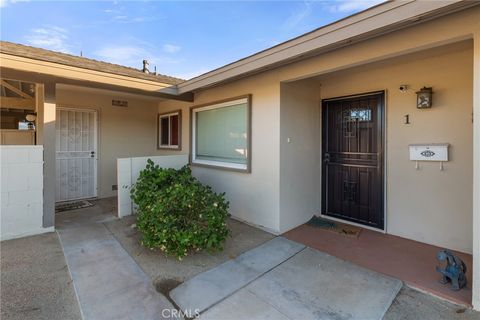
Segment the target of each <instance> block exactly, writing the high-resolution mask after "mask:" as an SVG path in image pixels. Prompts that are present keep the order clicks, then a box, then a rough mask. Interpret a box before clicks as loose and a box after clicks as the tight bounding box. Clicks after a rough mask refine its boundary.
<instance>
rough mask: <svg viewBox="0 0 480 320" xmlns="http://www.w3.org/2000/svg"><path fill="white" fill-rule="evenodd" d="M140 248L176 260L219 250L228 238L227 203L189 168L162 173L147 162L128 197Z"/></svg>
mask: <svg viewBox="0 0 480 320" xmlns="http://www.w3.org/2000/svg"><path fill="white" fill-rule="evenodd" d="M131 196H132V199H133V201H134V202H135V204H136V205H137V206H138V208H137V225H136V227H137V229H138V230H139V231H140V232H141V233H142V245H144V246H146V247H148V248H151V249H154V248H159V249H160V250H162V251H164V252H165V253H167V254H171V255H175V256H176V257H178V258H179V259H181V258H182V257H184V256H186V255H187V253H188V252H189V251H200V250H203V249H207V250H209V251H215V250H221V249H222V248H223V243H224V241H225V239H226V238H227V236H228V234H229V230H228V228H227V225H226V223H225V220H226V218H227V217H228V206H229V204H228V202H227V201H226V200H225V194H224V193H222V194H216V193H214V192H213V191H212V189H211V188H210V187H209V186H205V185H203V184H201V183H200V182H199V181H198V180H197V179H195V178H194V177H193V176H192V173H191V170H190V168H189V167H188V166H185V167H183V168H182V169H180V170H175V169H164V168H160V167H159V166H158V165H155V164H154V163H153V161H151V160H150V159H149V160H148V163H147V167H146V168H145V169H144V170H142V171H141V172H140V177H139V178H138V180H137V182H136V184H135V186H134V187H133V189H132V193H131Z"/></svg>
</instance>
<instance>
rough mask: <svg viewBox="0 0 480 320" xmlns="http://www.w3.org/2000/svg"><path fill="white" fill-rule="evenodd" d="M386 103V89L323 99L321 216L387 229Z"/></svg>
mask: <svg viewBox="0 0 480 320" xmlns="http://www.w3.org/2000/svg"><path fill="white" fill-rule="evenodd" d="M383 104H384V94H383V92H382V93H372V94H366V95H359V96H352V97H344V98H339V99H328V100H324V101H323V139H322V140H323V141H322V150H323V157H322V158H323V159H322V160H323V170H322V180H323V181H322V182H323V183H322V193H323V195H322V212H323V214H325V215H328V216H332V217H335V218H340V219H343V220H348V221H352V222H357V223H361V224H363V225H367V226H371V227H374V228H379V229H383V224H384V221H383V220H384V219H383V189H384V188H383V140H384V139H383V132H384V129H383V128H384V120H383V119H384V117H383V111H384V105H383Z"/></svg>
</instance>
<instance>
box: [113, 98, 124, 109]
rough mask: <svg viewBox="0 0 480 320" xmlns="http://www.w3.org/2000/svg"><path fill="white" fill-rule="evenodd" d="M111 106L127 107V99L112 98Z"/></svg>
mask: <svg viewBox="0 0 480 320" xmlns="http://www.w3.org/2000/svg"><path fill="white" fill-rule="evenodd" d="M112 106H114V107H124V108H126V107H128V101H127V100H112Z"/></svg>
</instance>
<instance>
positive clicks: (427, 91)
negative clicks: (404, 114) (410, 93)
mask: <svg viewBox="0 0 480 320" xmlns="http://www.w3.org/2000/svg"><path fill="white" fill-rule="evenodd" d="M416 94H417V108H418V109H425V108H431V107H432V94H433V91H432V88H427V87H423V88H422V89H420V90H419V91H417V92H416Z"/></svg>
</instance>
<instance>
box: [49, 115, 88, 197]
mask: <svg viewBox="0 0 480 320" xmlns="http://www.w3.org/2000/svg"><path fill="white" fill-rule="evenodd" d="M55 129H56V130H55V131H56V142H55V144H56V172H57V175H56V187H55V200H56V201H66V200H74V199H85V198H92V197H96V196H97V112H96V111H95V110H80V109H69V108H57V118H56V122H55Z"/></svg>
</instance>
